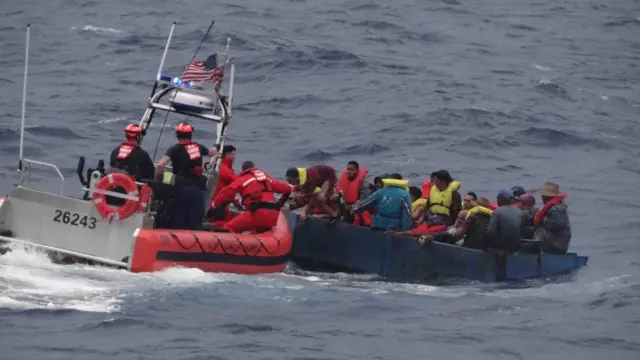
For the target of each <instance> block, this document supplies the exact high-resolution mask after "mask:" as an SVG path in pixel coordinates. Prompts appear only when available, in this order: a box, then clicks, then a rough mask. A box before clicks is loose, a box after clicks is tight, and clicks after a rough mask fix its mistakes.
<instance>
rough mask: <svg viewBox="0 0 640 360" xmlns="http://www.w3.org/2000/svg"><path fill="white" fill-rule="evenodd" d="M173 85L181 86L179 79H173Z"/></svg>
mask: <svg viewBox="0 0 640 360" xmlns="http://www.w3.org/2000/svg"><path fill="white" fill-rule="evenodd" d="M173 83H174V84H176V85H178V84H180V79H178V78H177V77H174V78H173Z"/></svg>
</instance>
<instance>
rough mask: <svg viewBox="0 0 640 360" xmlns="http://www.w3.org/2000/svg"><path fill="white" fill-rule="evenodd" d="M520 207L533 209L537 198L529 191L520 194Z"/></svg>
mask: <svg viewBox="0 0 640 360" xmlns="http://www.w3.org/2000/svg"><path fill="white" fill-rule="evenodd" d="M519 200H520V208H521V209H522V210H527V209H531V208H533V207H534V206H536V198H535V197H534V196H533V195H531V194H528V193H525V194H522V195H520V199H519Z"/></svg>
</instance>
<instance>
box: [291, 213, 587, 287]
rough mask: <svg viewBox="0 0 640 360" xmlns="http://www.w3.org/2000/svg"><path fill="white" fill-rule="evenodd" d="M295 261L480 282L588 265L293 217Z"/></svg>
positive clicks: (317, 267)
mask: <svg viewBox="0 0 640 360" xmlns="http://www.w3.org/2000/svg"><path fill="white" fill-rule="evenodd" d="M293 239H294V240H293V250H292V258H293V261H294V262H295V263H296V264H297V265H298V266H299V267H300V268H302V269H305V270H310V271H341V272H353V273H372V274H378V275H382V276H386V277H389V278H394V279H402V280H410V281H423V280H428V279H434V278H438V277H452V278H465V279H469V280H478V281H484V282H494V281H505V280H524V279H530V278H537V277H543V276H549V275H559V274H564V273H568V272H570V271H573V270H576V269H578V268H580V267H582V266H585V265H586V264H587V260H588V257H586V256H579V255H577V254H575V253H567V254H564V255H554V254H542V253H540V254H525V253H510V254H509V253H504V252H493V251H480V250H474V249H469V248H464V247H460V246H456V245H450V244H444V243H439V242H435V241H426V242H424V244H420V243H419V242H418V241H417V239H416V238H409V237H398V236H393V235H390V234H388V233H384V232H376V231H372V230H370V229H368V228H364V227H359V226H354V225H351V224H346V223H334V224H332V223H330V222H329V221H327V220H322V219H306V220H304V221H297V223H296V225H295V230H294V234H293Z"/></svg>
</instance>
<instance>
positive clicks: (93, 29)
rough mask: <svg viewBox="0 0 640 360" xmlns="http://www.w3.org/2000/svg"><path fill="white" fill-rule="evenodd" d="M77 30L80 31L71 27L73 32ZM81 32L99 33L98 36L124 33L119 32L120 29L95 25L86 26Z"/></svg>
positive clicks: (75, 27)
mask: <svg viewBox="0 0 640 360" xmlns="http://www.w3.org/2000/svg"><path fill="white" fill-rule="evenodd" d="M76 30H78V27H77V26H73V27H71V31H76ZM80 30H81V31H86V32H93V33H97V34H120V33H122V31H121V30H118V29H113V28H108V27H101V26H93V25H85V26H83V27H82V28H81V29H80Z"/></svg>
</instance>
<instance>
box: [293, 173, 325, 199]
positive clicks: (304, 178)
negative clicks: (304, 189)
mask: <svg viewBox="0 0 640 360" xmlns="http://www.w3.org/2000/svg"><path fill="white" fill-rule="evenodd" d="M297 169H298V179H299V180H300V185H304V184H305V183H306V182H307V168H297ZM320 191H321V189H320V188H319V187H316V189H315V190H313V193H314V194H317V193H319V192H320Z"/></svg>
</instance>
